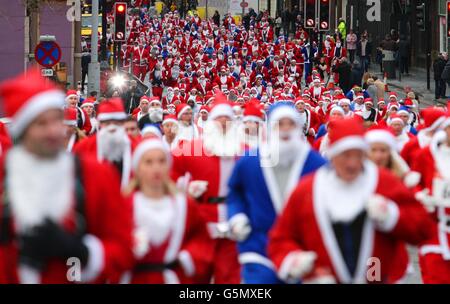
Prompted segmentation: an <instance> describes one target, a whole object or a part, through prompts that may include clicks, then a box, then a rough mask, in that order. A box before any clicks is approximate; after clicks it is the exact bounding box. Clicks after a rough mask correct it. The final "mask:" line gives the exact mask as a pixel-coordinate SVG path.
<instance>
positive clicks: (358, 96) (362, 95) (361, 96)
mask: <svg viewBox="0 0 450 304" xmlns="http://www.w3.org/2000/svg"><path fill="white" fill-rule="evenodd" d="M358 98H360V99H364V94H363V93H356V96H355V99H358Z"/></svg>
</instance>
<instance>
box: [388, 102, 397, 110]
mask: <svg viewBox="0 0 450 304" xmlns="http://www.w3.org/2000/svg"><path fill="white" fill-rule="evenodd" d="M399 107H400V106H399V104H398V103H396V102H390V103H389V104H388V111H390V110H391V109H392V108H396V109H397V110H398V108H399Z"/></svg>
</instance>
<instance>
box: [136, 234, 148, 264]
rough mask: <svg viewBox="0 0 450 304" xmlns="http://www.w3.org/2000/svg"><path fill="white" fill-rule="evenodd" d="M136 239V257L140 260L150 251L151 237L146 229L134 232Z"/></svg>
mask: <svg viewBox="0 0 450 304" xmlns="http://www.w3.org/2000/svg"><path fill="white" fill-rule="evenodd" d="M133 237H134V247H133V252H134V256H135V257H136V258H138V259H140V258H142V257H144V256H145V255H146V254H147V252H148V250H149V249H150V245H149V244H150V236H149V235H148V233H147V231H146V229H136V230H135V231H134V232H133Z"/></svg>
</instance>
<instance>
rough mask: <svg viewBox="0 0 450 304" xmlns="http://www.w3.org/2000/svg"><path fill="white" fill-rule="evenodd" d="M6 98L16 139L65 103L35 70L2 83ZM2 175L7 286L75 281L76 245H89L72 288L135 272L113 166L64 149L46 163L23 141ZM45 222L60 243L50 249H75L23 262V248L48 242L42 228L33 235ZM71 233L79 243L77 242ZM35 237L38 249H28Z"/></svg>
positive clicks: (2, 274)
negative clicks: (40, 117) (78, 283)
mask: <svg viewBox="0 0 450 304" xmlns="http://www.w3.org/2000/svg"><path fill="white" fill-rule="evenodd" d="M0 96H1V97H2V100H3V102H4V103H5V104H6V106H5V109H6V114H7V116H8V117H10V118H11V119H12V125H11V128H10V131H11V135H12V136H14V137H20V136H21V135H23V132H24V131H25V130H26V128H27V127H28V126H29V125H30V123H31V122H33V121H35V119H36V117H37V116H38V115H39V114H42V113H44V112H45V111H48V110H50V109H62V107H63V105H64V94H63V93H62V92H59V90H58V89H57V88H56V87H54V86H53V85H51V84H49V83H48V82H47V81H46V80H44V79H43V78H42V76H40V71H39V70H37V69H36V70H32V71H28V74H27V75H24V76H20V77H18V78H17V79H14V80H10V81H8V82H7V83H4V84H2V85H1V86H0ZM32 109H34V111H30V110H32ZM17 113H20V115H17ZM24 113H25V114H24ZM0 176H1V179H2V180H1V182H0V185H1V193H2V195H1V203H0V222H1V227H2V230H1V234H2V240H1V242H0V283H1V284H6V283H8V284H17V283H54V284H55V283H71V282H70V281H69V280H70V279H72V278H71V277H70V276H69V273H70V268H68V267H70V266H68V265H73V264H69V263H68V260H67V259H69V257H70V255H71V254H74V252H73V247H74V246H73V242H74V241H76V242H77V247H79V245H81V243H82V244H84V247H85V249H86V250H87V253H88V254H87V260H86V262H85V264H84V265H83V266H82V267H80V268H79V270H81V276H80V277H78V278H77V277H76V276H74V277H73V280H74V282H75V281H83V282H103V283H105V282H106V281H107V280H110V281H111V282H113V281H114V279H117V277H118V274H119V273H121V272H123V271H125V270H127V269H128V268H129V267H131V265H132V251H131V246H132V240H131V228H132V225H131V208H130V206H128V205H127V204H126V203H124V201H123V199H122V198H121V194H120V187H119V180H118V177H117V175H116V173H115V172H114V171H113V170H112V169H111V168H109V167H107V166H104V165H100V164H98V163H97V162H95V161H93V160H92V159H88V158H79V159H75V158H74V157H73V156H72V155H71V154H68V153H66V152H64V151H63V148H62V149H61V150H60V151H59V152H58V154H57V155H56V156H55V157H52V158H48V159H46V160H45V161H43V160H42V159H41V158H39V157H38V156H37V155H35V154H33V153H31V152H29V151H28V150H27V149H25V148H24V147H23V146H22V144H21V143H20V142H19V143H18V144H17V146H15V147H14V148H12V149H10V150H9V151H8V153H7V154H6V156H4V157H3V158H2V160H1V161H0ZM105 176H108V179H105V178H104V177H105ZM105 210H107V211H108V212H105ZM118 222H119V223H120V225H117V223H118ZM44 224H45V227H47V228H48V229H47V230H46V232H47V234H46V235H45V236H48V237H49V238H51V239H53V240H54V242H58V243H52V244H51V245H55V246H58V245H60V246H62V245H63V244H61V243H60V242H65V244H66V245H67V244H68V243H72V245H70V246H65V247H64V251H65V250H69V247H71V248H72V250H70V251H71V252H72V253H71V252H67V251H66V252H64V251H63V252H61V251H59V250H58V251H59V252H55V249H50V248H49V247H45V248H42V251H41V252H39V253H38V252H36V251H35V250H33V251H31V252H30V251H27V252H26V254H27V255H26V256H27V259H26V260H25V259H24V254H25V252H24V250H25V249H26V248H30V246H32V247H35V246H36V242H37V241H39V242H41V241H42V240H43V239H42V237H44V238H45V236H43V235H42V230H40V231H39V230H35V229H36V227H42V225H44ZM49 225H50V226H49ZM49 227H51V229H50V228H49ZM30 229H33V231H34V232H35V233H34V234H33V235H30V234H29V232H30ZM73 233H77V234H78V236H79V237H80V239H77V240H75V238H76V237H75V236H73ZM19 237H20V238H21V241H20V243H21V245H20V246H19ZM24 237H25V238H24ZM37 237H41V238H40V239H39V238H37ZM30 238H31V239H34V240H33V241H32V243H34V244H30V243H29V244H27V242H30ZM36 238H37V239H36ZM68 238H70V240H71V241H68ZM60 249H62V248H60ZM50 254H55V255H52V256H48V255H50ZM65 255H69V256H67V257H66V256H65ZM76 257H78V256H76ZM80 259H81V257H80ZM31 260H33V261H34V262H38V263H37V264H36V263H30V261H31ZM25 261H28V262H27V263H25ZM69 262H70V260H69ZM78 262H80V260H78ZM73 263H76V262H73ZM31 265H34V266H31ZM38 265H39V266H38ZM78 265H79V266H81V265H80V264H78ZM68 271H69V272H68Z"/></svg>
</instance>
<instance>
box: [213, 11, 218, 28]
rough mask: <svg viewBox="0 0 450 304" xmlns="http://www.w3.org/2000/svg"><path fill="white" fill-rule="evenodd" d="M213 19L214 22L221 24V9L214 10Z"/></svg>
mask: <svg viewBox="0 0 450 304" xmlns="http://www.w3.org/2000/svg"><path fill="white" fill-rule="evenodd" d="M212 19H213V22H214V24H215V25H217V26H220V14H219V11H217V10H216V11H215V12H214V16H213V17H212Z"/></svg>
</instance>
